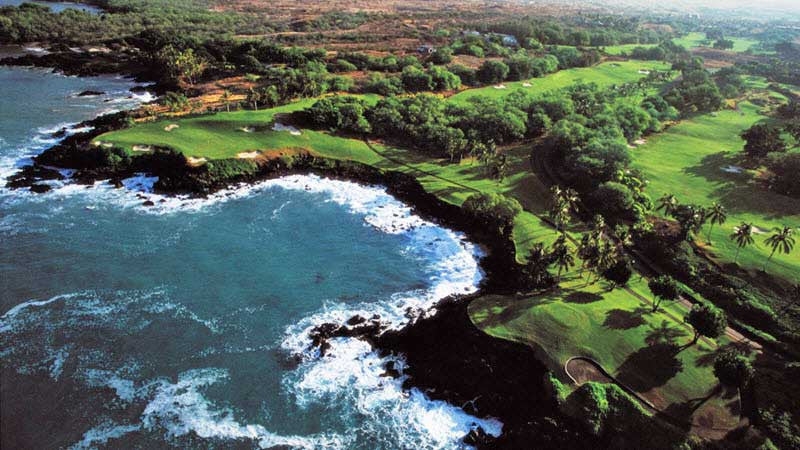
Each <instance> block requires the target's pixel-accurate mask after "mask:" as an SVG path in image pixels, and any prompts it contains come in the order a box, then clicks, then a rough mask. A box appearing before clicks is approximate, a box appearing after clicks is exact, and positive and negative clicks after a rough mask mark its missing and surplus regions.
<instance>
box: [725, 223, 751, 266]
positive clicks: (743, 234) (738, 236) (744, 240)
mask: <svg viewBox="0 0 800 450" xmlns="http://www.w3.org/2000/svg"><path fill="white" fill-rule="evenodd" d="M730 237H731V240H732V241H736V257H735V258H733V263H734V264H736V261H738V260H739V251H741V250H742V249H743V248H744V247H747V246H748V245H751V244H753V242H755V241H754V240H753V225H751V224H749V223H745V222H742V224H741V225H739V226H738V227H736V228H734V229H733V233H732V234H731V236H730Z"/></svg>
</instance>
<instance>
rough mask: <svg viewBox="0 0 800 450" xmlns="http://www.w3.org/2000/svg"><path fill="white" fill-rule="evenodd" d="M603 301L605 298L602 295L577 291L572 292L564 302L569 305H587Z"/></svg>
mask: <svg viewBox="0 0 800 450" xmlns="http://www.w3.org/2000/svg"><path fill="white" fill-rule="evenodd" d="M602 299H603V296H602V295H600V294H595V293H594V292H583V291H575V292H570V293H569V294H567V295H566V296H565V297H564V301H565V302H567V303H580V304H582V305H585V304H587V303H594V302H597V301H600V300H602Z"/></svg>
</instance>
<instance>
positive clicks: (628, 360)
mask: <svg viewBox="0 0 800 450" xmlns="http://www.w3.org/2000/svg"><path fill="white" fill-rule="evenodd" d="M567 278H569V279H568V280H566V281H565V282H564V283H563V284H562V289H560V290H559V291H557V292H555V293H550V294H545V295H540V296H528V297H522V298H518V297H511V296H500V295H491V296H486V297H482V298H479V299H477V300H475V301H473V302H472V303H471V304H470V306H469V314H470V318H471V319H472V321H473V322H474V323H475V324H476V326H478V327H479V328H480V329H482V330H483V331H485V332H486V333H488V334H490V335H492V336H496V337H500V338H503V339H509V340H513V341H518V342H522V343H525V344H528V345H531V346H532V347H534V348H535V349H537V351H538V352H539V353H540V354H541V355H542V357H543V360H544V361H545V362H546V363H547V364H548V366H549V367H550V369H551V370H553V371H554V372H555V373H556V374H559V375H560V376H561V377H562V379H566V373H565V372H564V364H565V363H566V361H567V360H568V359H569V358H571V357H573V356H589V357H591V358H593V359H595V360H597V361H599V362H600V363H601V364H602V365H603V367H604V368H606V370H608V371H609V372H610V373H612V374H613V375H614V376H616V377H617V378H618V379H620V380H621V381H622V382H624V383H625V384H626V385H628V386H630V387H631V388H633V389H634V390H636V391H637V392H639V393H640V394H642V395H643V396H644V397H645V398H647V399H648V400H649V401H651V402H652V403H653V404H655V405H656V406H657V407H658V408H659V409H662V410H663V409H669V411H671V412H672V413H673V414H675V415H678V416H681V414H680V413H678V411H679V410H680V406H681V404H688V403H689V401H690V400H692V399H699V398H705V397H706V396H708V395H709V394H710V393H711V391H712V390H713V389H715V388H716V386H717V384H718V383H717V381H716V378H715V377H714V374H713V372H712V370H711V361H713V356H714V355H715V352H716V351H717V349H716V348H714V347H712V346H710V345H708V344H707V343H705V342H703V341H700V342H698V344H696V345H695V346H691V347H687V348H684V349H682V350H681V351H679V352H678V353H677V355H675V354H674V352H671V351H668V350H667V349H668V347H667V346H665V345H663V344H665V343H673V344H675V345H678V346H685V344H687V343H688V342H689V341H691V338H692V332H691V330H690V329H687V328H686V326H685V325H684V324H683V323H680V322H679V321H678V320H676V316H677V313H678V312H680V309H681V307H680V306H678V305H675V306H674V307H675V308H677V310H673V307H670V308H668V309H667V311H668V312H669V314H670V315H668V314H666V313H664V312H661V311H659V312H658V313H652V312H651V310H650V308H649V305H647V304H645V303H644V302H642V301H641V300H640V299H638V298H636V297H635V296H633V295H631V294H630V293H629V292H627V291H625V290H623V289H615V290H613V291H607V290H606V288H605V286H604V285H603V283H595V284H591V285H587V282H586V281H585V280H583V279H581V278H580V277H579V276H578V274H577V273H575V272H573V273H570V274H568V275H567ZM639 285H641V286H639ZM632 286H634V287H636V288H637V289H636V291H647V287H646V286H644V281H641V280H635V281H633V282H632ZM677 317H682V313H680V316H677ZM722 343H724V339H723V342H722ZM659 344H662V345H659ZM735 400H736V399H735V398H731V397H724V396H720V395H715V396H712V397H711V398H709V399H708V400H707V401H706V402H705V403H703V404H702V406H701V407H700V408H699V409H698V410H697V411H696V412H695V413H694V417H700V416H706V415H708V414H713V416H714V422H715V423H714V425H715V426H718V427H731V426H734V425H735V424H736V423H737V422H738V417H736V415H735V414H732V413H731V411H730V409H729V408H728V406H726V405H727V404H729V403H731V401H734V403H735ZM683 417H688V415H686V416H683Z"/></svg>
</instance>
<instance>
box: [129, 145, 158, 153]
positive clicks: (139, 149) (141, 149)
mask: <svg viewBox="0 0 800 450" xmlns="http://www.w3.org/2000/svg"><path fill="white" fill-rule="evenodd" d="M131 150H133V151H135V152H152V151H153V146H152V145H134V146H133V147H131Z"/></svg>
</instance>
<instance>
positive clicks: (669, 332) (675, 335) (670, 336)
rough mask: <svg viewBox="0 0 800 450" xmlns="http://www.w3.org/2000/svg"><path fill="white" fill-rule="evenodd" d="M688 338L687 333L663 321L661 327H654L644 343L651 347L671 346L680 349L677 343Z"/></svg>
mask: <svg viewBox="0 0 800 450" xmlns="http://www.w3.org/2000/svg"><path fill="white" fill-rule="evenodd" d="M684 336H686V333H685V332H684V331H683V330H681V329H680V328H676V327H675V326H673V325H670V322H668V321H666V320H663V321H661V325H660V326H657V327H653V328H652V329H651V330H650V331H649V332H648V333H647V335H646V336H645V338H644V341H645V342H646V343H647V345H649V346H655V345H671V346H673V347H675V348H676V349H679V348H678V346H677V343H676V341H677V340H678V339H679V338H682V337H684Z"/></svg>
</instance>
